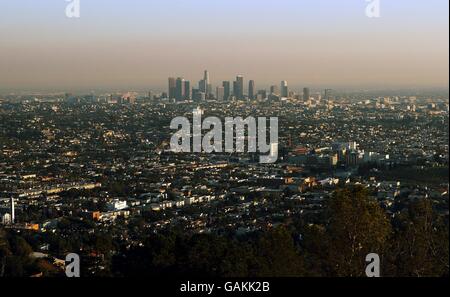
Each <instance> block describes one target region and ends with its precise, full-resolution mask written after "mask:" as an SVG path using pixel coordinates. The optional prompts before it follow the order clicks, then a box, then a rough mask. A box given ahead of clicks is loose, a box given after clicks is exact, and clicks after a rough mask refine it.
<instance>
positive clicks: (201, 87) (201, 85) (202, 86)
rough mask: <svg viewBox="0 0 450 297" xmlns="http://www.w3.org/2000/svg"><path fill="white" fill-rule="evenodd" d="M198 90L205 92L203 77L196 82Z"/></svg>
mask: <svg viewBox="0 0 450 297" xmlns="http://www.w3.org/2000/svg"><path fill="white" fill-rule="evenodd" d="M198 90H199V91H200V92H203V93H204V92H206V86H205V80H204V79H202V80H200V81H199V82H198Z"/></svg>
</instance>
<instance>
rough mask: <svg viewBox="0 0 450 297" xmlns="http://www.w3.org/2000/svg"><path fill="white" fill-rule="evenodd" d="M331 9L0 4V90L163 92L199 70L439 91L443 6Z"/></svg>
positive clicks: (243, 4) (353, 2)
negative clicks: (376, 13) (377, 12)
mask: <svg viewBox="0 0 450 297" xmlns="http://www.w3.org/2000/svg"><path fill="white" fill-rule="evenodd" d="M336 2H337V1H331V0H320V1H309V0H308V1H292V0H283V1H258V2H257V3H256V2H255V1H253V0H252V1H237V0H231V1H222V0H220V1H214V3H208V2H207V1H204V0H201V1H152V2H150V3H142V2H141V1H136V0H133V1H127V5H124V4H122V3H121V2H120V1H81V18H79V19H69V18H67V17H66V15H65V14H64V9H65V6H66V5H67V3H66V2H64V1H56V0H43V1H39V3H37V2H36V1H29V0H18V1H3V2H2V3H1V4H0V8H1V9H0V11H1V12H3V13H2V14H1V18H0V35H2V36H5V37H6V42H2V44H1V45H0V52H1V53H2V55H1V56H0V64H1V65H2V70H3V71H0V90H23V89H27V90H66V89H69V90H74V91H77V90H91V89H123V88H128V89H161V90H162V89H165V85H166V81H165V80H166V77H168V76H170V74H171V73H178V74H179V75H180V76H183V77H196V75H197V73H198V72H199V71H202V70H204V69H208V70H209V71H210V72H211V73H214V80H212V81H213V82H215V83H216V84H217V85H220V82H221V81H224V80H228V79H229V78H230V77H234V76H235V74H236V72H239V73H241V74H242V75H244V76H246V77H252V79H254V80H255V81H257V82H258V83H259V84H262V85H271V84H273V83H275V82H277V84H278V83H279V79H280V78H282V79H285V80H287V81H289V83H290V85H291V86H292V87H294V88H301V87H302V86H304V85H308V86H310V87H311V88H314V87H318V88H324V87H330V88H338V87H342V88H377V89H392V88H408V87H415V88H434V87H437V88H448V15H447V11H448V1H443V0H432V1H431V2H430V1H427V2H424V1H419V0H415V1H409V0H408V1H406V0H400V1H382V2H381V17H380V18H368V17H367V16H366V15H365V8H366V5H367V2H366V1H362V0H348V1H346V2H345V5H344V4H342V3H336ZM392 2H394V3H392ZM23 4H27V5H28V7H29V9H27V10H23ZM417 13H420V16H421V17H420V18H418V17H413V16H414V15H417ZM12 16H14V17H12ZM124 16H125V17H124ZM130 16H132V17H130ZM119 19H120V21H118V20H119ZM267 20H270V21H267ZM417 36H420V38H417Z"/></svg>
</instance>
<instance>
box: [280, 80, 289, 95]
mask: <svg viewBox="0 0 450 297" xmlns="http://www.w3.org/2000/svg"><path fill="white" fill-rule="evenodd" d="M280 90H281V94H280V95H281V97H289V88H288V83H287V81H285V80H283V81H282V82H281V88H280Z"/></svg>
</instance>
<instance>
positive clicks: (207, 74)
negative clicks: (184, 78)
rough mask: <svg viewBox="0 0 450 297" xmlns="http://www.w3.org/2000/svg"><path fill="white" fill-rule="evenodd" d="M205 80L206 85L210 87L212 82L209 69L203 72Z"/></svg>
mask: <svg viewBox="0 0 450 297" xmlns="http://www.w3.org/2000/svg"><path fill="white" fill-rule="evenodd" d="M203 80H204V81H205V86H206V87H208V85H209V84H210V81H209V72H208V70H205V72H204V74H203Z"/></svg>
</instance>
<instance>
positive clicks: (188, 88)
mask: <svg viewBox="0 0 450 297" xmlns="http://www.w3.org/2000/svg"><path fill="white" fill-rule="evenodd" d="M191 98H192V89H191V82H190V81H188V80H186V81H185V82H184V100H191Z"/></svg>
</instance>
